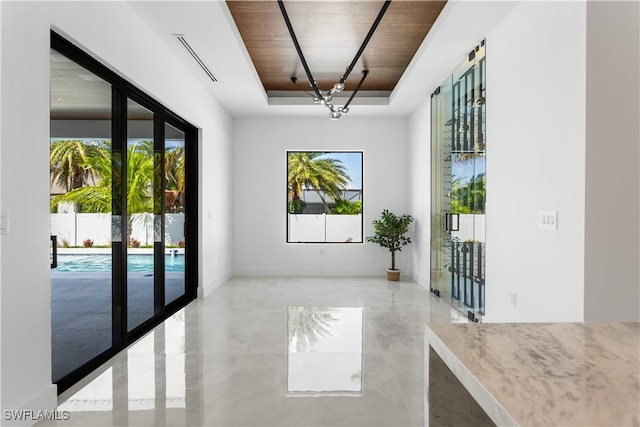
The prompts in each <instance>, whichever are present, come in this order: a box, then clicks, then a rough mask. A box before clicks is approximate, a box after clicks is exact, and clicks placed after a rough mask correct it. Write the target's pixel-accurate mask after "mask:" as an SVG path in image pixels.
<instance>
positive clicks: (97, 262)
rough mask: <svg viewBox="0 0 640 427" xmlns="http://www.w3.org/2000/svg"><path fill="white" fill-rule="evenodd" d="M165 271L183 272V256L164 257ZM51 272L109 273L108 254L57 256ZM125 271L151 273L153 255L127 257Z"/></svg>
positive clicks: (109, 260)
mask: <svg viewBox="0 0 640 427" xmlns="http://www.w3.org/2000/svg"><path fill="white" fill-rule="evenodd" d="M164 265H165V271H176V272H184V255H174V256H171V255H165V257H164ZM52 271H64V272H70V271H74V272H106V271H111V255H109V254H82V255H79V254H59V255H58V267H57V268H54V269H53V270H52ZM127 271H153V255H151V254H148V255H138V254H136V255H129V256H128V257H127Z"/></svg>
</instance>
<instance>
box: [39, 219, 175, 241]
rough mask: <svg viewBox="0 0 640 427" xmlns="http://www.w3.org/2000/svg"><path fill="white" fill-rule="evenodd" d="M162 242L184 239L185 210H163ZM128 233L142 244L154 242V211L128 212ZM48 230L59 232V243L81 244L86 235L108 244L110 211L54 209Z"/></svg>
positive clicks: (52, 232)
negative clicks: (129, 221)
mask: <svg viewBox="0 0 640 427" xmlns="http://www.w3.org/2000/svg"><path fill="white" fill-rule="evenodd" d="M164 216H165V239H164V241H165V244H166V245H177V244H178V242H179V241H181V240H184V225H183V224H184V213H168V214H165V215H164ZM131 217H132V219H131V237H132V238H134V239H136V240H138V241H139V242H140V244H141V245H152V244H153V215H152V214H150V213H139V214H133V215H131ZM51 234H52V235H56V236H58V244H59V245H65V244H66V245H68V246H82V242H83V241H84V240H86V239H90V240H93V244H94V245H95V246H105V245H109V244H111V214H98V213H55V214H51Z"/></svg>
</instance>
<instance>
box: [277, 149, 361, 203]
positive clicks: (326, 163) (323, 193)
mask: <svg viewBox="0 0 640 427" xmlns="http://www.w3.org/2000/svg"><path fill="white" fill-rule="evenodd" d="M323 154H324V153H317V152H292V153H289V156H288V171H287V172H288V179H287V181H288V182H287V184H288V199H289V203H290V205H296V204H297V203H299V200H300V196H301V195H302V191H303V190H304V189H306V188H310V189H313V190H314V191H315V192H316V194H318V196H319V197H320V200H321V201H322V204H323V206H324V211H325V213H331V209H330V208H329V204H328V203H327V199H326V197H327V196H328V197H330V198H331V199H333V200H336V199H338V198H340V196H341V195H342V191H343V190H345V189H346V188H347V184H348V182H349V181H350V179H351V178H350V177H349V175H348V174H347V168H346V167H345V166H344V165H343V164H342V162H341V161H340V160H337V159H331V158H323V157H321V156H322V155H323Z"/></svg>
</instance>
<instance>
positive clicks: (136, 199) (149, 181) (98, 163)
mask: <svg viewBox="0 0 640 427" xmlns="http://www.w3.org/2000/svg"><path fill="white" fill-rule="evenodd" d="M149 152H151V155H149ZM111 164H112V158H111V149H110V144H108V143H106V144H104V146H102V147H99V149H98V150H96V151H94V152H92V153H91V155H90V156H88V157H87V159H86V161H85V163H84V165H85V167H86V168H87V169H88V170H91V173H92V174H94V175H95V176H96V177H97V178H96V182H95V185H88V186H84V187H80V188H75V189H72V190H71V191H68V192H67V193H64V194H60V195H57V196H54V197H52V198H51V207H52V208H55V206H57V205H58V204H59V203H60V202H69V203H76V204H78V205H81V206H82V210H83V211H84V212H93V213H108V212H111V204H112V202H111V191H112V190H111V183H112V168H111ZM153 176H154V162H153V144H152V143H151V145H150V144H149V141H140V142H136V143H133V144H131V145H129V148H128V150H127V213H128V214H133V213H142V212H153V198H152V188H153Z"/></svg>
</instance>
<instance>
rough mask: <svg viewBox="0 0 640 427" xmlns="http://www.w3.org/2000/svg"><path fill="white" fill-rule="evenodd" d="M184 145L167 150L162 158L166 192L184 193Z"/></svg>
mask: <svg viewBox="0 0 640 427" xmlns="http://www.w3.org/2000/svg"><path fill="white" fill-rule="evenodd" d="M184 160H185V159H184V145H181V146H178V147H175V148H172V149H168V150H167V151H166V152H165V156H164V175H165V180H166V186H167V190H175V191H179V192H181V193H182V192H184Z"/></svg>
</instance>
